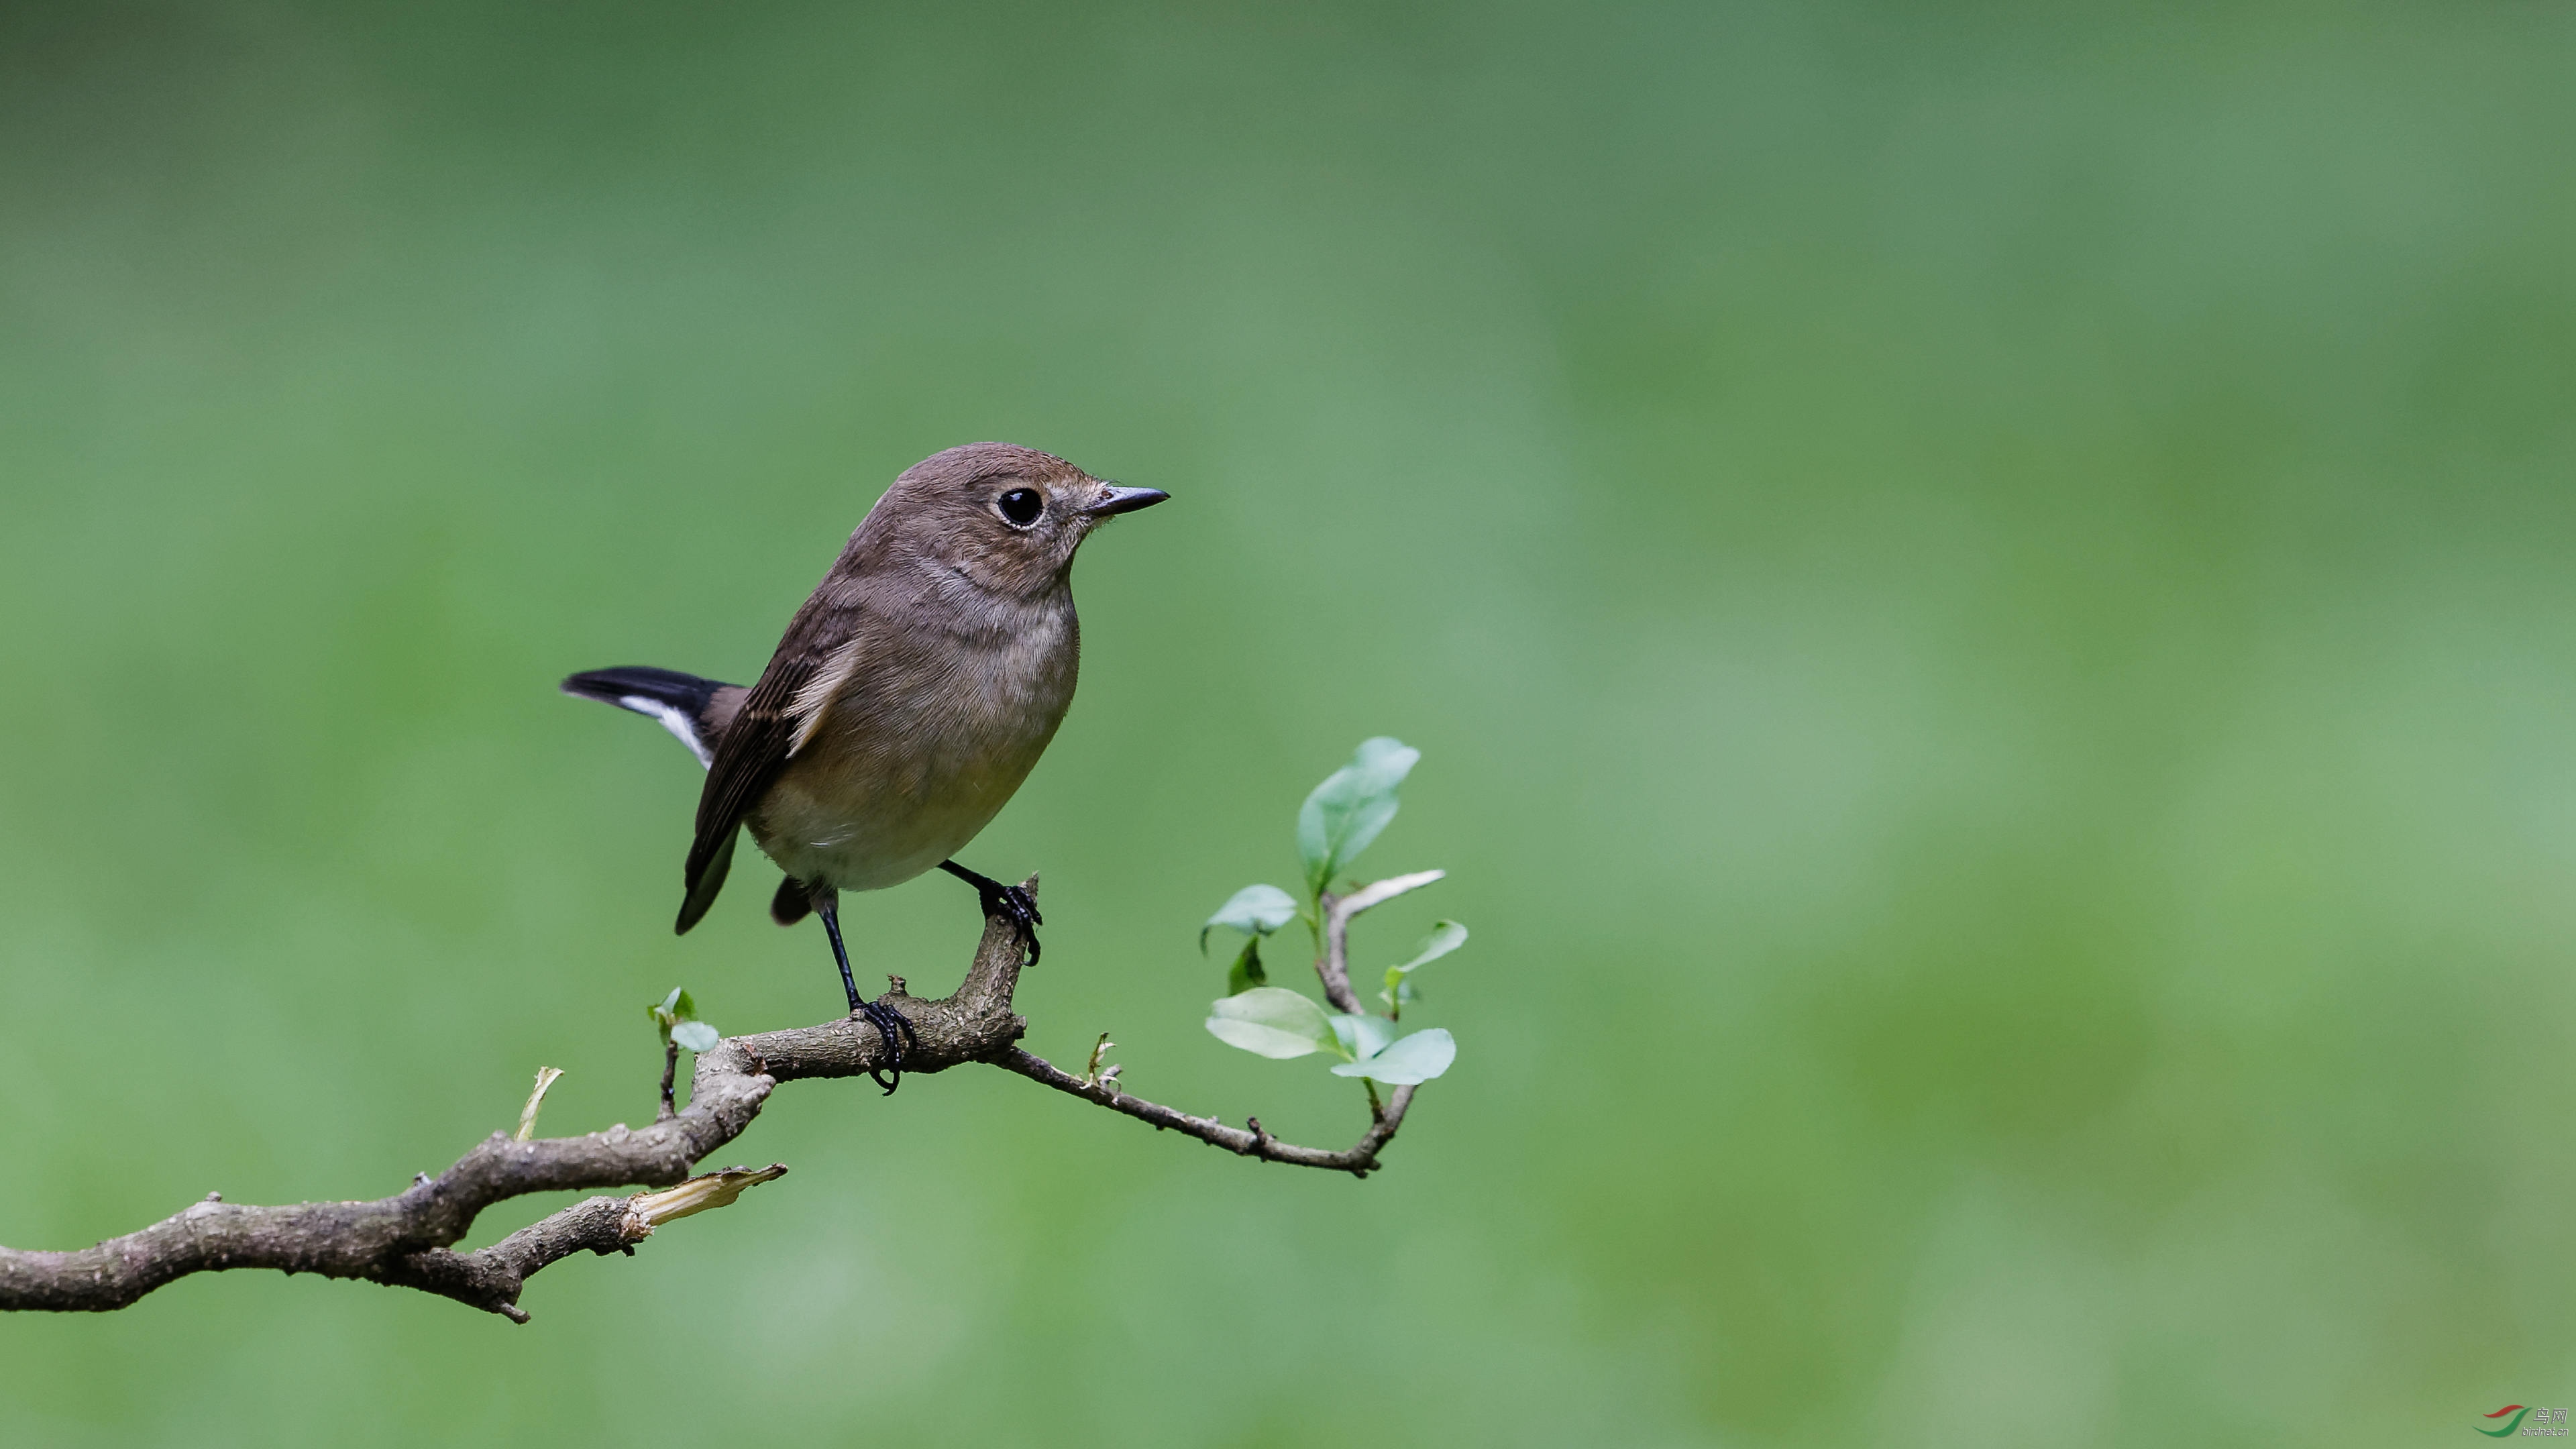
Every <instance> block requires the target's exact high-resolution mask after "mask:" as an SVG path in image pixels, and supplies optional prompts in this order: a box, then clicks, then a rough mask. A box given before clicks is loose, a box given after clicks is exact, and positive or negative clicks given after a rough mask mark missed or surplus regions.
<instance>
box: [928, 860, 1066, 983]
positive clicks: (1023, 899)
mask: <svg viewBox="0 0 2576 1449" xmlns="http://www.w3.org/2000/svg"><path fill="white" fill-rule="evenodd" d="M939 868H940V869H941V870H944V871H946V872H948V873H949V874H950V875H953V876H955V877H957V878H958V879H959V880H962V881H964V882H966V883H967V884H968V885H970V886H973V887H974V888H975V894H976V895H977V896H978V897H980V898H981V900H982V904H983V907H984V915H985V918H986V919H988V920H989V919H991V918H992V917H994V916H1007V917H1009V918H1010V922H1011V924H1012V925H1014V926H1017V927H1018V928H1019V931H1020V939H1021V940H1023V941H1025V942H1027V943H1028V947H1029V964H1030V965H1032V966H1035V965H1036V964H1038V927H1040V926H1043V925H1045V924H1046V917H1044V916H1041V915H1039V914H1038V903H1037V902H1036V901H1035V900H1033V899H1031V898H1030V896H1029V893H1028V892H1027V891H1024V890H1022V889H1020V888H1019V887H1018V886H1014V885H1004V884H1002V883H1001V882H1000V881H997V880H995V879H993V878H992V877H991V876H988V875H977V874H976V873H975V872H973V871H971V870H968V869H967V868H966V867H964V866H962V865H959V864H958V863H957V862H955V861H953V860H943V861H941V862H940V863H939Z"/></svg>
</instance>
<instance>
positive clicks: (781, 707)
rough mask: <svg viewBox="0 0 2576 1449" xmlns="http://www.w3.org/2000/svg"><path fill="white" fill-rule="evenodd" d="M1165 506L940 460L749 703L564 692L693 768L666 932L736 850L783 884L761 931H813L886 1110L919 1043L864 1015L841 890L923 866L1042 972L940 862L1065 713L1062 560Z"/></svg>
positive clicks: (1068, 575)
mask: <svg viewBox="0 0 2576 1449" xmlns="http://www.w3.org/2000/svg"><path fill="white" fill-rule="evenodd" d="M1170 496H1171V495H1169V494H1167V493H1165V492H1163V491H1162V490H1161V489H1158V488H1134V487H1128V486H1126V485H1123V484H1120V483H1118V482H1116V481H1115V480H1112V479H1105V478H1095V477H1093V476H1091V475H1090V474H1088V473H1086V472H1084V471H1083V470H1082V469H1080V468H1077V467H1075V466H1074V465H1073V464H1071V463H1068V462H1066V461H1065V460H1064V459H1062V458H1059V457H1057V456H1055V455H1054V454H1052V453H1042V452H1039V451H1038V450H1036V449H1034V448H1024V447H1021V446H1019V445H1017V444H1013V443H968V444H965V445H964V446H961V447H955V448H950V449H947V450H946V451H944V452H939V453H934V454H932V455H931V456H929V457H927V458H924V459H923V460H922V461H920V462H919V463H916V464H914V465H913V466H911V467H910V468H907V469H905V470H904V471H903V473H902V474H901V475H900V476H898V477H897V478H896V479H895V480H894V483H893V485H892V486H890V487H889V488H887V489H886V491H885V493H884V494H883V495H882V496H880V497H879V498H878V499H877V501H876V504H875V506H874V507H872V508H870V509H869V510H868V513H867V516H866V517H865V518H864V519H862V520H861V521H860V523H859V526H858V528H857V529H856V530H855V531H853V532H852V533H851V534H850V538H849V542H848V544H847V545H846V546H844V547H843V548H842V550H841V554H840V557H839V558H837V559H835V560H834V561H833V563H832V566H831V568H830V569H829V570H827V571H826V572H825V573H824V575H823V581H822V582H821V583H820V584H819V585H817V586H816V587H815V589H814V592H813V595H812V596H811V597H810V598H808V599H806V601H805V603H804V606H803V607H802V608H799V609H798V610H797V611H796V615H795V617H794V618H793V619H791V620H789V621H788V625H787V632H786V634H785V635H784V636H783V637H781V638H780V640H779V641H778V648H777V651H776V652H775V653H773V654H772V655H771V656H770V659H769V665H768V667H767V668H765V669H763V670H762V671H761V673H760V677H759V679H758V680H756V681H755V682H754V683H752V684H751V685H750V686H749V687H748V688H745V687H744V686H741V685H736V684H726V683H723V682H721V681H719V680H715V679H708V678H702V677H700V676H698V675H694V674H685V673H681V672H679V671H677V670H670V669H654V668H647V667H643V666H625V667H620V668H614V669H594V670H588V671H585V672H583V673H580V674H575V675H573V676H571V677H570V678H567V679H565V680H564V681H563V684H562V686H561V687H562V690H563V692H564V693H566V694H571V695H577V696H580V697H582V698H586V699H595V700H599V701H601V702H603V703H606V704H612V705H616V706H617V707H619V708H621V709H626V710H631V711H633V712H635V713H637V714H641V715H644V716H647V717H648V718H651V719H654V720H657V721H659V722H660V723H661V725H662V726H663V727H664V728H665V729H667V730H669V731H670V732H671V733H672V734H673V735H675V736H677V737H678V738H679V741H680V743H682V744H684V745H686V746H688V748H689V752H690V753H691V754H693V755H695V756H697V759H698V763H699V764H701V765H703V766H705V767H706V771H707V777H706V783H705V786H704V788H703V789H702V790H701V792H700V793H699V796H698V810H697V820H696V828H695V832H694V835H693V837H692V839H691V842H690V845H689V852H688V857H687V860H686V863H685V865H684V866H683V868H682V885H683V895H682V898H681V903H680V913H679V918H678V921H677V923H676V925H675V929H676V930H677V931H678V932H679V933H680V934H682V935H686V934H687V933H688V931H689V928H690V927H692V926H695V925H696V924H697V923H698V922H699V921H700V920H702V919H703V918H704V917H705V916H706V913H707V909H708V907H710V906H712V905H713V904H715V900H716V894H717V892H719V891H721V890H722V889H723V888H724V883H725V876H726V873H727V872H728V871H729V870H730V869H731V867H732V863H733V854H734V845H735V841H736V839H737V838H738V836H739V834H740V832H742V831H743V830H746V829H747V830H749V831H750V832H751V838H752V841H753V842H754V843H755V844H757V845H758V846H759V847H760V849H761V852H762V853H763V854H765V855H767V856H768V857H769V858H770V860H771V861H772V862H774V863H775V864H776V865H777V866H778V868H779V869H780V871H781V872H783V874H784V878H783V879H782V880H780V882H779V884H778V889H777V891H776V893H775V894H774V895H772V896H771V898H770V902H769V914H770V918H771V919H772V920H774V921H776V922H777V923H778V924H780V925H782V926H792V925H795V924H796V923H797V922H799V921H801V920H803V919H804V918H805V917H806V916H807V915H808V914H812V915H814V916H818V917H820V918H821V920H822V922H823V932H824V935H825V936H826V937H827V938H828V939H829V940H830V942H831V946H832V959H833V961H834V962H835V964H837V965H838V966H839V967H840V971H841V987H842V990H843V991H844V992H845V993H847V995H848V997H849V1003H850V1013H851V1015H852V1016H854V1017H861V1018H864V1019H865V1020H867V1021H868V1022H869V1023H870V1024H871V1025H872V1026H874V1027H875V1028H876V1031H877V1033H878V1035H879V1036H880V1037H882V1038H883V1039H884V1042H885V1045H886V1059H887V1067H886V1068H885V1071H888V1072H891V1073H892V1076H891V1078H889V1077H888V1076H886V1075H884V1074H883V1073H882V1072H871V1073H870V1075H871V1076H873V1077H875V1079H876V1082H877V1085H878V1086H879V1087H880V1088H882V1089H883V1090H885V1091H886V1092H889V1093H891V1092H892V1091H893V1090H894V1089H895V1086H896V1084H897V1083H899V1082H900V1081H901V1080H902V1078H903V1057H904V1046H905V1040H906V1039H908V1038H911V1036H912V1024H911V1023H910V1022H909V1021H907V1020H905V1019H904V1017H903V1015H902V1014H901V1013H900V1012H898V1011H896V1010H894V1009H893V1008H891V1007H888V1006H884V1005H882V1004H880V1003H877V1002H872V1001H868V1000H865V999H864V998H862V997H861V996H860V994H859V988H858V982H857V980H856V979H855V978H854V977H853V976H852V975H851V972H850V953H849V948H848V947H847V945H846V944H844V942H843V940H842V936H841V922H840V895H841V892H843V891H853V892H856V891H873V890H883V889H885V888H887V887H889V886H895V885H900V884H902V883H903V882H905V881H908V880H911V879H913V878H914V877H916V876H919V875H922V874H924V873H925V872H927V871H929V870H931V869H932V868H934V867H936V868H937V869H939V870H943V871H945V872H947V873H948V874H950V875H953V876H955V877H957V878H958V879H960V880H963V881H965V882H966V883H967V884H969V885H971V886H973V887H975V890H976V894H977V901H978V904H979V905H980V906H981V907H982V909H983V911H984V914H985V915H986V916H987V917H988V918H989V917H993V916H1002V917H1006V918H1008V919H1009V920H1010V921H1011V922H1012V923H1013V924H1014V925H1015V926H1016V927H1017V929H1018V932H1019V935H1020V938H1021V941H1022V943H1023V945H1024V946H1025V948H1026V951H1027V959H1028V962H1029V964H1031V965H1035V964H1036V963H1037V959H1038V955H1039V946H1038V938H1037V928H1038V927H1039V926H1041V925H1043V924H1045V920H1044V918H1043V917H1041V916H1040V915H1039V914H1038V911H1037V903H1036V902H1035V901H1034V900H1032V899H1031V898H1030V896H1029V894H1028V893H1027V892H1026V891H1024V890H1022V889H1021V888H1019V887H1018V886H1006V885H1004V884H1002V883H1001V882H1000V881H997V880H994V879H993V878H991V877H990V876H986V875H982V874H979V873H977V872H975V871H973V870H969V869H967V868H966V867H965V866H962V865H960V864H958V863H957V861H956V859H955V856H956V854H957V852H959V851H960V850H962V849H964V848H965V846H966V845H967V843H968V842H969V841H971V840H973V839H974V838H975V836H976V835H977V834H978V833H980V832H981V831H982V830H983V828H984V827H985V825H986V824H988V823H989V822H991V820H992V819H993V817H994V816H995V815H996V814H998V813H1000V811H1001V809H1002V807H1003V805H1005V804H1006V803H1008V802H1009V800H1010V798H1011V796H1012V795H1013V794H1014V793H1016V792H1017V791H1018V789H1019V788H1020V784H1021V782H1022V781H1024V780H1026V779H1027V778H1028V775H1029V771H1030V770H1031V769H1032V768H1034V767H1035V766H1036V764H1037V762H1038V757H1039V755H1041V754H1043V753H1044V752H1045V750H1046V747H1047V743H1048V741H1050V740H1052V739H1053V738H1054V737H1055V732H1056V727H1057V726H1058V725H1060V724H1062V723H1063V721H1064V715H1065V710H1066V709H1067V707H1068V706H1070V705H1071V704H1072V702H1073V687H1074V679H1075V676H1076V674H1077V673H1078V671H1079V666H1080V660H1081V652H1082V630H1081V622H1080V620H1079V619H1078V618H1077V616H1076V615H1075V612H1074V606H1073V583H1072V571H1073V556H1074V553H1075V551H1076V550H1078V549H1080V548H1081V546H1082V543H1083V540H1084V539H1086V538H1089V537H1090V536H1091V535H1092V534H1093V533H1094V532H1095V531H1097V530H1098V529H1099V528H1100V527H1101V525H1103V524H1105V523H1107V522H1108V521H1109V520H1111V519H1113V518H1116V517H1118V516H1120V515H1122V514H1127V513H1133V512H1135V511H1137V510H1138V509H1142V508H1150V507H1152V506H1154V505H1155V504H1157V503H1162V502H1165V501H1167V500H1168V499H1169V498H1170ZM915 1044H916V1045H917V1044H918V1043H917V1042H916V1043H915Z"/></svg>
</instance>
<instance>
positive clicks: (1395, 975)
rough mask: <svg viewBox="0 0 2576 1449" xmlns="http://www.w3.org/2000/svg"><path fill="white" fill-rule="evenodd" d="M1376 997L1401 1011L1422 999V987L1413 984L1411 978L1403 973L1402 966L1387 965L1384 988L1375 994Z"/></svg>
mask: <svg viewBox="0 0 2576 1449" xmlns="http://www.w3.org/2000/svg"><path fill="white" fill-rule="evenodd" d="M1377 999H1378V1000H1380V1001H1383V1002H1385V1003H1386V1004H1387V1005H1388V1006H1390V1007H1392V1008H1394V1009H1396V1010H1398V1011H1401V1010H1403V1009H1404V1008H1405V1007H1408V1006H1411V1005H1412V1004H1413V1003H1415V1002H1417V1001H1420V1000H1421V999H1422V988H1421V987H1418V986H1416V985H1414V984H1413V978H1411V977H1409V976H1407V975H1405V974H1404V970H1403V968H1402V967H1398V966H1389V967H1388V968H1386V989H1385V990H1384V991H1381V992H1379V993H1378V994H1377Z"/></svg>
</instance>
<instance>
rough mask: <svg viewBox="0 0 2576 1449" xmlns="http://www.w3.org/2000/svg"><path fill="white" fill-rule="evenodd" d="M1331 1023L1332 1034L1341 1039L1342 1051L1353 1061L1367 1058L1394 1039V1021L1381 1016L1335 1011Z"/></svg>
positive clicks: (1382, 1049) (1384, 1047) (1384, 1048)
mask: <svg viewBox="0 0 2576 1449" xmlns="http://www.w3.org/2000/svg"><path fill="white" fill-rule="evenodd" d="M1332 1023H1333V1035H1334V1036H1335V1037H1337V1038H1339V1039H1340V1040H1341V1043H1342V1050H1343V1052H1345V1053H1346V1054H1348V1055H1349V1056H1350V1057H1351V1058H1352V1059H1353V1060H1355V1061H1366V1060H1368V1059H1369V1058H1370V1057H1372V1056H1375V1055H1377V1054H1378V1053H1379V1052H1382V1051H1384V1050H1386V1044H1387V1043H1388V1042H1391V1041H1393V1040H1395V1023H1393V1022H1391V1021H1388V1020H1387V1019H1386V1018H1385V1017H1383V1016H1370V1015H1368V1014H1367V1013H1365V1012H1363V1013H1360V1014H1358V1015H1351V1014H1348V1013H1344V1012H1335V1013H1334V1014H1333V1017H1332Z"/></svg>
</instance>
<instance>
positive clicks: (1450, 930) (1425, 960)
mask: <svg viewBox="0 0 2576 1449" xmlns="http://www.w3.org/2000/svg"><path fill="white" fill-rule="evenodd" d="M1466 944H1467V928H1466V927H1464V926H1462V925H1459V924H1458V923H1457V922H1456V921H1434V922H1432V923H1431V934H1430V935H1428V936H1425V937H1423V938H1422V944H1421V945H1419V946H1416V947H1414V948H1413V959H1412V960H1410V961H1407V962H1405V963H1404V964H1403V965H1401V966H1389V967H1388V968H1386V969H1387V972H1388V974H1389V975H1390V976H1392V975H1394V974H1396V973H1398V972H1405V971H1411V970H1413V969H1414V968H1415V967H1417V966H1428V965H1430V964H1431V963H1432V962H1434V961H1437V960H1439V959H1440V958H1441V957H1443V956H1446V955H1448V954H1449V953H1450V952H1452V951H1455V950H1457V949H1458V948H1459V947H1461V946H1464V945H1466ZM1394 984H1395V983H1394V982H1393V981H1389V982H1388V983H1387V986H1388V989H1390V990H1392V989H1393V988H1394Z"/></svg>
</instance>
